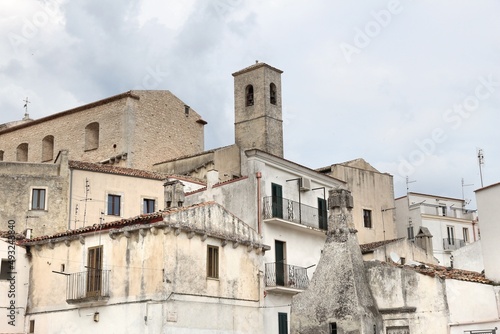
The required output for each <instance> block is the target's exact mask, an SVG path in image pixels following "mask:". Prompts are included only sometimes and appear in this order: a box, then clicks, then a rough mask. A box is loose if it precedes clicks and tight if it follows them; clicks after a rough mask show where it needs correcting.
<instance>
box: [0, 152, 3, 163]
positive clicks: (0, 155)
mask: <svg viewBox="0 0 500 334" xmlns="http://www.w3.org/2000/svg"><path fill="white" fill-rule="evenodd" d="M0 161H3V151H2V150H0Z"/></svg>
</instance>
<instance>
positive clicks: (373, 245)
mask: <svg viewBox="0 0 500 334" xmlns="http://www.w3.org/2000/svg"><path fill="white" fill-rule="evenodd" d="M403 239H404V238H397V239H391V240H385V241H375V242H370V243H368V244H362V245H359V247H360V248H361V254H366V253H370V252H372V251H374V250H375V249H376V248H379V247H381V246H384V245H387V244H390V243H393V242H395V241H399V240H403Z"/></svg>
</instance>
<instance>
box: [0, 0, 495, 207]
mask: <svg viewBox="0 0 500 334" xmlns="http://www.w3.org/2000/svg"><path fill="white" fill-rule="evenodd" d="M499 13H500V2H499V1H495V0H490V1H485V0H478V1H456V0H455V1H451V0H450V1H444V0H443V1H425V0H423V1H411V0H409V1H403V0H401V1H398V0H389V1H386V0H373V1H369V2H368V1H326V0H323V1H320V0H307V1H305V0H303V1H299V0H296V1H290V0H288V1H285V0H267V1H264V0H253V1H243V0H182V1H181V0H176V1H173V0H107V1H101V0H71V1H69V0H22V1H19V0H6V1H2V2H1V4H0V36H1V37H2V38H1V39H0V83H1V84H0V124H1V123H6V122H10V121H15V120H19V119H21V118H22V117H23V116H24V113H25V109H24V108H23V106H24V104H25V102H24V100H25V99H26V97H28V99H29V101H30V103H28V112H29V116H30V117H31V118H34V119H37V118H41V117H44V116H48V115H50V114H53V113H56V112H61V111H64V110H67V109H71V108H74V107H77V106H79V105H83V104H87V103H90V102H93V101H97V100H100V99H103V98H106V97H109V96H112V95H116V94H119V93H123V92H126V91H128V90H131V89H167V90H170V91H171V92H172V93H174V94H175V95H176V96H178V97H179V98H180V99H182V100H183V101H184V102H185V103H186V104H188V105H190V106H191V108H193V109H194V110H196V111H197V112H198V113H199V114H200V115H202V117H203V118H204V119H205V120H206V121H207V122H208V125H206V126H205V149H211V148H216V147H220V146H224V145H230V144H232V143H234V129H233V124H234V108H233V106H234V101H233V99H234V94H233V77H232V75H231V74H232V73H234V72H236V71H238V70H240V69H243V68H245V67H247V66H250V65H252V64H254V63H255V61H257V60H258V61H260V62H265V63H267V64H269V65H271V66H273V67H276V68H279V69H281V70H283V71H284V73H283V74H282V102H283V125H284V150H285V158H286V159H289V160H292V161H294V162H297V163H299V164H302V165H305V166H308V167H311V168H319V167H324V166H328V165H330V164H334V163H340V162H344V161H348V160H352V159H357V158H363V159H364V160H366V161H367V162H369V163H370V164H371V165H372V166H374V167H375V168H377V169H378V170H379V171H381V172H387V173H390V174H391V175H393V176H394V192H395V196H396V197H399V196H403V195H405V194H406V191H407V186H408V189H409V191H412V192H420V193H427V194H434V195H437V196H446V197H453V198H465V199H466V201H471V202H470V204H469V208H474V205H475V201H474V197H475V196H474V190H476V189H478V188H480V187H481V179H482V182H483V185H484V186H487V185H489V184H494V183H497V182H500V113H499V111H500V110H499V109H500V20H498V14H499ZM479 150H481V152H482V153H483V157H484V159H482V164H481V165H480V164H479V161H478V152H479ZM480 166H481V169H480ZM481 175H482V178H481ZM407 181H408V182H407ZM462 185H463V186H462Z"/></svg>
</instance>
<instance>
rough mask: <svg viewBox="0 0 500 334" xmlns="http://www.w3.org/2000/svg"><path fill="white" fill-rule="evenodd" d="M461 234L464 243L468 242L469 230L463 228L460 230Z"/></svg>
mask: <svg viewBox="0 0 500 334" xmlns="http://www.w3.org/2000/svg"><path fill="white" fill-rule="evenodd" d="M462 232H463V234H464V242H469V229H468V228H467V227H464V228H463V229H462Z"/></svg>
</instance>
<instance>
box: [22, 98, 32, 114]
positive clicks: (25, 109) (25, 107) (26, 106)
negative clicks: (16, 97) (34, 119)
mask: <svg viewBox="0 0 500 334" xmlns="http://www.w3.org/2000/svg"><path fill="white" fill-rule="evenodd" d="M23 102H24V119H28V118H30V115H29V114H28V103H31V102H30V101H28V97H26V100H23Z"/></svg>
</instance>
